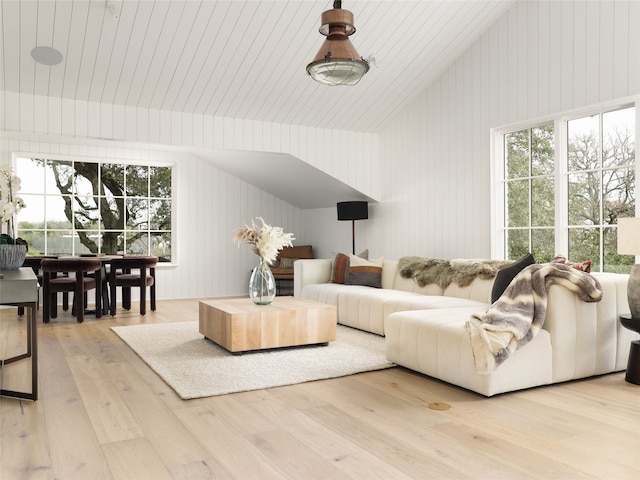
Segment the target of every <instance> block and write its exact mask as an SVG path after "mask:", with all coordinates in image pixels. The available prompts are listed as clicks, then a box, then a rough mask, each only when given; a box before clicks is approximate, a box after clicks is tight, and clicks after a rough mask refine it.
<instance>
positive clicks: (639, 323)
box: [620, 314, 640, 385]
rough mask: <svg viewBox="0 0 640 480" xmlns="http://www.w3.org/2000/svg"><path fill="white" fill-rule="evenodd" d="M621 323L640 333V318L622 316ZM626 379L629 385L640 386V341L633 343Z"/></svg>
mask: <svg viewBox="0 0 640 480" xmlns="http://www.w3.org/2000/svg"><path fill="white" fill-rule="evenodd" d="M620 323H621V324H622V326H623V327H624V328H627V329H629V330H633V331H634V332H637V333H640V318H635V317H632V316H631V315H630V314H629V315H620ZM624 379H625V380H626V381H627V382H629V383H634V384H636V385H640V340H633V341H632V342H631V349H630V350H629V360H628V361H627V374H626V375H625V377H624Z"/></svg>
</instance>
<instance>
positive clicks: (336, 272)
mask: <svg viewBox="0 0 640 480" xmlns="http://www.w3.org/2000/svg"><path fill="white" fill-rule="evenodd" d="M331 256H332V259H331V277H330V278H331V283H340V284H344V283H347V277H348V276H349V256H348V255H345V254H344V253H332V254H331Z"/></svg>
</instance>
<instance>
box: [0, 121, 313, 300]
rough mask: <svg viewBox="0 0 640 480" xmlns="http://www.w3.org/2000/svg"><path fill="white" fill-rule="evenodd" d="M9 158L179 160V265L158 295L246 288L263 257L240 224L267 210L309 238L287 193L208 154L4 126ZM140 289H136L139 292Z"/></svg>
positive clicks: (161, 278)
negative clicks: (238, 237)
mask: <svg viewBox="0 0 640 480" xmlns="http://www.w3.org/2000/svg"><path fill="white" fill-rule="evenodd" d="M0 148H1V150H0V155H2V158H3V159H7V158H9V157H10V156H11V153H12V152H20V153H32V154H38V155H42V156H51V157H54V158H55V157H56V156H58V157H59V156H62V157H63V158H82V159H85V160H96V161H101V160H105V159H109V160H115V161H122V162H124V163H127V162H133V161H135V162H141V163H143V164H147V163H150V164H168V165H174V166H175V167H174V168H175V171H174V172H175V173H174V179H175V181H174V188H175V192H176V201H175V205H174V225H173V226H174V228H175V231H176V232H177V234H176V236H175V240H176V242H175V244H174V245H173V246H172V255H173V259H174V261H175V264H172V265H161V266H160V267H159V269H158V271H157V278H158V282H157V289H158V291H157V294H158V298H199V297H210V296H219V295H240V294H245V293H246V284H247V283H248V280H249V273H250V271H251V268H252V267H253V266H254V264H255V263H256V261H257V257H256V256H255V255H254V254H253V253H252V252H251V249H250V248H249V247H248V246H241V247H240V248H238V247H237V246H236V245H234V244H233V241H232V237H233V231H234V229H235V228H236V227H238V226H241V225H242V224H244V223H245V222H249V221H250V220H251V218H253V217H255V216H263V217H264V218H266V219H269V221H270V222H272V223H273V224H274V225H279V226H282V227H283V228H284V229H285V231H287V232H296V236H297V237H298V239H299V241H301V242H304V240H305V238H304V236H303V235H302V234H298V233H297V232H302V231H303V223H304V222H303V218H302V212H301V210H300V209H299V208H296V207H294V206H292V205H290V204H288V203H286V202H283V201H282V200H280V199H278V198H276V197H274V196H273V195H270V194H268V193H266V192H264V191H263V190H260V189H258V188H256V187H254V186H252V185H250V184H248V183H246V182H244V181H242V180H239V179H237V178H235V177H233V176H231V175H229V174H227V173H225V172H223V171H221V170H219V169H217V168H216V167H214V166H212V165H211V164H210V163H209V162H207V161H206V160H203V159H201V158H198V157H197V156H195V155H193V154H190V153H186V152H184V151H182V150H181V149H178V148H170V147H167V146H158V145H156V146H152V145H145V146H143V145H141V144H138V143H124V142H113V141H100V140H91V139H84V140H83V139H77V138H71V137H61V136H43V135H37V134H30V135H29V134H25V133H12V132H4V134H3V135H2V143H1V144H0ZM133 293H134V295H137V292H133Z"/></svg>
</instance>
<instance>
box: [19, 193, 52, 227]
mask: <svg viewBox="0 0 640 480" xmlns="http://www.w3.org/2000/svg"><path fill="white" fill-rule="evenodd" d="M20 197H22V200H23V201H24V203H25V205H26V208H23V209H22V210H20V212H18V215H16V219H17V221H18V229H22V228H33V227H37V228H41V227H42V226H43V225H44V207H45V205H44V197H43V196H42V195H24V194H22V193H21V194H20Z"/></svg>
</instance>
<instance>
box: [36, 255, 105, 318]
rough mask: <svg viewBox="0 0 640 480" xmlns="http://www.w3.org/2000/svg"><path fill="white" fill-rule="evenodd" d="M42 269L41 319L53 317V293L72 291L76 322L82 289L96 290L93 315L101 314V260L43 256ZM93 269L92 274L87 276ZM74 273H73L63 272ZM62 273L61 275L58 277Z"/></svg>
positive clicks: (82, 305) (82, 299)
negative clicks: (72, 274)
mask: <svg viewBox="0 0 640 480" xmlns="http://www.w3.org/2000/svg"><path fill="white" fill-rule="evenodd" d="M40 267H41V268H42V290H43V293H42V303H43V308H42V321H43V322H44V323H49V320H50V319H51V318H56V317H57V314H58V311H57V310H58V305H57V299H56V294H57V293H59V292H73V303H74V312H75V315H76V319H77V321H78V323H82V322H83V321H84V313H85V308H86V305H85V295H84V294H85V292H87V291H89V290H93V289H95V290H96V296H95V297H96V318H100V317H101V316H102V306H101V299H102V296H101V295H100V293H99V292H100V285H101V282H102V274H101V268H102V262H101V261H100V259H98V258H59V259H43V260H42V262H41V263H40ZM89 272H95V275H94V276H87V275H86V274H87V273H89ZM71 273H74V274H75V275H74V276H71V275H64V274H71ZM58 274H62V276H58Z"/></svg>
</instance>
